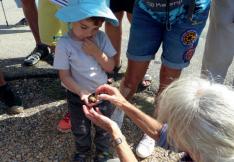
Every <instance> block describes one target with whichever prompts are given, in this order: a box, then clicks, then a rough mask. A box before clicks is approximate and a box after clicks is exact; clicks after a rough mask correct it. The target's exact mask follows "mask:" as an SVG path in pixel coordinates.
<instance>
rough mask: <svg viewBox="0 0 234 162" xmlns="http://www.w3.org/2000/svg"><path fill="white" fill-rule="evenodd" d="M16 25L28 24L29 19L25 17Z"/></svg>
mask: <svg viewBox="0 0 234 162" xmlns="http://www.w3.org/2000/svg"><path fill="white" fill-rule="evenodd" d="M15 26H16V27H17V26H28V21H27V20H26V19H25V18H22V19H21V20H20V21H19V22H17V23H16V24H15Z"/></svg>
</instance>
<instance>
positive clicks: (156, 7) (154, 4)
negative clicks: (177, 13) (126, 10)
mask: <svg viewBox="0 0 234 162" xmlns="http://www.w3.org/2000/svg"><path fill="white" fill-rule="evenodd" d="M182 2H183V0H170V2H169V10H173V9H175V8H177V7H180V6H181V5H182ZM144 3H145V4H146V6H148V7H149V8H150V9H151V10H152V11H160V12H165V9H166V7H167V3H166V1H165V0H157V1H155V0H144Z"/></svg>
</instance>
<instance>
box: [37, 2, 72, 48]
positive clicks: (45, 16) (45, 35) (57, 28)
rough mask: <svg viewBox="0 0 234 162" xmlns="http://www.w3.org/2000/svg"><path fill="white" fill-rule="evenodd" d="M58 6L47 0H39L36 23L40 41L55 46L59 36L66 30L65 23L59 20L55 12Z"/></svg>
mask: <svg viewBox="0 0 234 162" xmlns="http://www.w3.org/2000/svg"><path fill="white" fill-rule="evenodd" d="M59 8H60V7H59V6H58V5H56V4H53V3H51V2H50V1H49V0H39V4H38V25H39V33H40V38H41V42H42V43H44V44H46V45H49V46H55V45H56V42H57V40H58V39H59V37H60V36H62V35H63V34H64V33H66V32H67V30H68V29H67V28H68V27H67V24H66V23H64V22H61V21H59V20H58V19H57V18H56V17H55V13H56V12H57V10H58V9H59Z"/></svg>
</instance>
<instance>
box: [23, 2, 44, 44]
mask: <svg viewBox="0 0 234 162" xmlns="http://www.w3.org/2000/svg"><path fill="white" fill-rule="evenodd" d="M22 7H23V11H24V15H25V18H26V19H27V21H28V24H29V27H30V29H31V30H32V33H33V37H34V39H35V41H36V44H41V39H40V35H39V27H38V13H37V7H36V3H35V0H22Z"/></svg>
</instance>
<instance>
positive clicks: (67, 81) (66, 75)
mask: <svg viewBox="0 0 234 162" xmlns="http://www.w3.org/2000/svg"><path fill="white" fill-rule="evenodd" d="M59 77H60V80H61V81H62V82H63V84H64V85H65V86H66V88H67V89H69V90H70V91H72V92H73V93H75V94H77V95H79V96H80V98H81V100H83V101H84V102H85V103H86V105H89V102H88V96H89V95H90V93H89V92H87V91H85V90H83V89H81V88H80V87H79V86H78V85H77V83H76V82H75V81H74V79H73V78H72V76H71V73H70V71H69V70H59Z"/></svg>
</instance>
